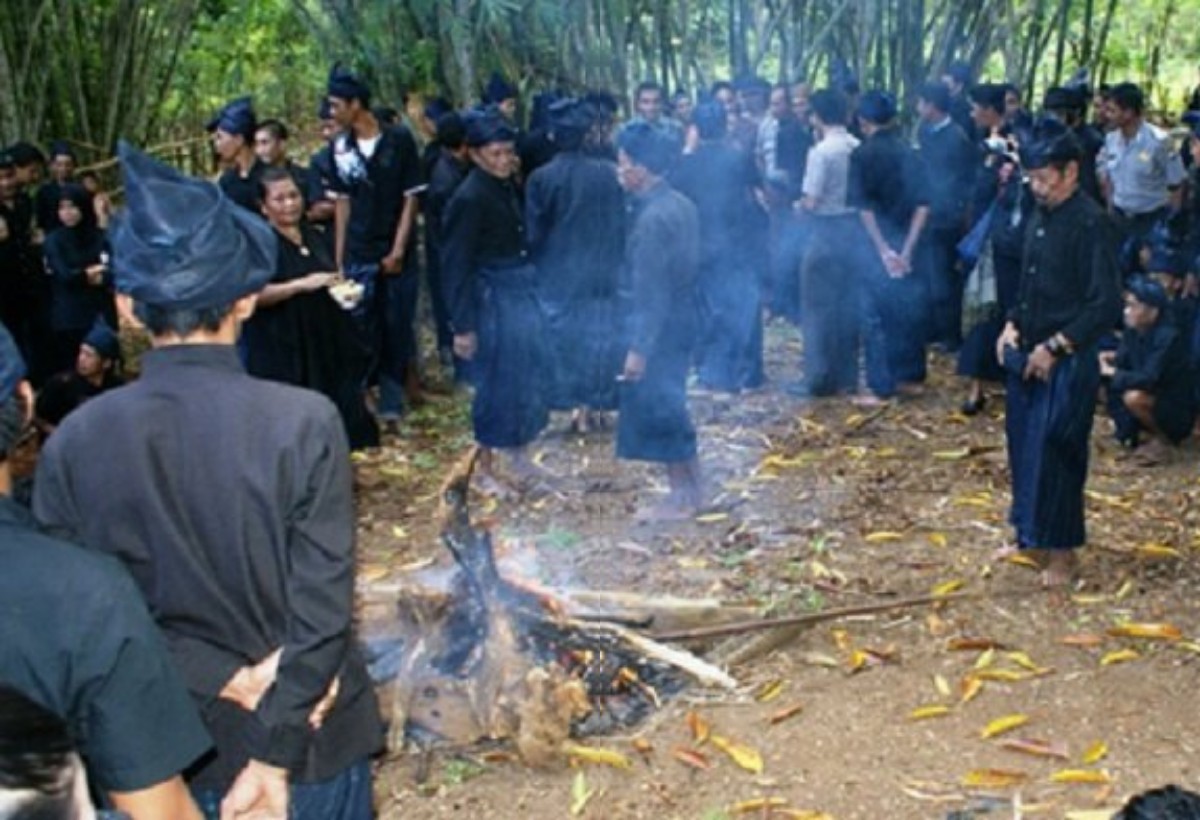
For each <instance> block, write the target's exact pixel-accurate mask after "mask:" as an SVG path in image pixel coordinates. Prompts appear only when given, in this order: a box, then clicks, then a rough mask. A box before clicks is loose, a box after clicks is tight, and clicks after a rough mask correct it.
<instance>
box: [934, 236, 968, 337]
mask: <svg viewBox="0 0 1200 820" xmlns="http://www.w3.org/2000/svg"><path fill="white" fill-rule="evenodd" d="M961 238H962V235H961V232H960V231H959V230H958V229H957V228H932V229H931V230H930V231H929V232H928V233H927V234H926V249H925V282H926V286H927V289H928V293H929V341H930V342H931V343H933V344H941V345H945V346H946V347H948V348H950V349H952V350H957V349H958V348H959V347H960V346H961V345H962V311H963V285H964V281H963V277H962V274H961V273H960V272H959V263H958V242H959V240H960V239H961Z"/></svg>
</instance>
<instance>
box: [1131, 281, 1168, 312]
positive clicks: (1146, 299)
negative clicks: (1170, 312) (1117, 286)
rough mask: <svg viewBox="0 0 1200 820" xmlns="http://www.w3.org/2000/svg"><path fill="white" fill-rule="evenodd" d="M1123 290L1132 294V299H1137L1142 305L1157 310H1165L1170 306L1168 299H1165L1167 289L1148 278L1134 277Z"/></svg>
mask: <svg viewBox="0 0 1200 820" xmlns="http://www.w3.org/2000/svg"><path fill="white" fill-rule="evenodd" d="M1125 289H1126V290H1127V291H1129V292H1130V293H1132V294H1133V298H1135V299H1137V300H1138V301H1139V302H1141V303H1142V304H1143V305H1147V306H1149V307H1152V308H1157V309H1158V310H1166V308H1167V305H1168V304H1170V299H1169V298H1168V297H1167V289H1166V288H1164V287H1163V286H1162V285H1161V284H1159V283H1158V282H1156V281H1154V280H1153V279H1151V278H1150V277H1149V276H1135V277H1133V278H1132V279H1130V280H1129V283H1128V284H1127V285H1125Z"/></svg>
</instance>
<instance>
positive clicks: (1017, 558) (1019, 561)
mask: <svg viewBox="0 0 1200 820" xmlns="http://www.w3.org/2000/svg"><path fill="white" fill-rule="evenodd" d="M1004 560H1005V562H1006V563H1009V564H1016V565H1017V566H1018V567H1028V568H1029V569H1041V568H1042V565H1041V564H1039V563H1038V562H1037V560H1036V559H1034V558H1030V557H1029V556H1028V555H1022V554H1021V553H1019V552H1018V553H1014V554H1012V555H1007V556H1005V558H1004Z"/></svg>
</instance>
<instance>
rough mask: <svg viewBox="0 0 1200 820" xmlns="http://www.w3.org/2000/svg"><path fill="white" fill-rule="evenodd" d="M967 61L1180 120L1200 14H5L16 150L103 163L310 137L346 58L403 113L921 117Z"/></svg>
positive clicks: (1058, 3) (335, 6)
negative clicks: (807, 105) (738, 83)
mask: <svg viewBox="0 0 1200 820" xmlns="http://www.w3.org/2000/svg"><path fill="white" fill-rule="evenodd" d="M954 59H963V60H966V61H968V62H970V63H971V64H972V66H974V67H975V69H976V73H977V75H978V76H981V77H986V78H989V79H991V80H996V81H999V80H1008V81H1011V82H1014V83H1016V84H1018V85H1019V86H1020V87H1021V88H1022V89H1023V90H1024V91H1025V93H1026V96H1027V98H1036V95H1039V94H1040V93H1041V91H1042V90H1043V89H1044V88H1045V87H1046V86H1048V85H1053V84H1055V83H1058V82H1060V81H1062V80H1065V79H1066V78H1067V77H1069V76H1070V75H1071V74H1072V73H1074V72H1075V71H1076V70H1077V69H1079V68H1081V67H1086V68H1088V69H1089V70H1090V72H1091V77H1092V78H1093V82H1102V81H1106V80H1107V81H1117V80H1123V79H1132V80H1134V81H1137V82H1140V83H1142V84H1143V85H1144V87H1146V88H1147V89H1148V90H1149V93H1150V100H1151V102H1152V105H1153V106H1154V107H1155V108H1156V109H1160V110H1176V111H1177V110H1179V109H1180V108H1182V105H1183V100H1184V97H1185V95H1186V94H1187V93H1188V91H1189V90H1190V88H1191V87H1192V86H1194V85H1195V84H1196V83H1197V81H1198V80H1200V73H1198V67H1200V0H1136V2H1134V0H1124V2H1123V1H1122V0H252V1H247V0H241V2H239V1H238V0H5V2H4V3H0V141H2V142H5V143H7V142H11V141H14V140H17V139H29V140H34V141H38V142H42V143H44V142H46V141H48V140H50V139H54V138H60V137H61V138H67V139H70V140H71V141H72V142H73V143H74V144H75V145H76V146H77V147H78V148H79V150H80V153H81V157H82V159H83V160H84V161H85V163H86V162H88V161H92V162H95V161H98V160H103V159H105V158H107V157H108V156H109V155H111V152H112V146H113V145H114V143H115V141H116V139H117V138H119V137H125V138H128V139H131V140H133V141H135V142H138V143H141V144H148V145H157V146H160V147H163V146H170V145H175V144H178V145H180V146H186V145H196V144H197V143H198V141H199V138H201V137H202V136H203V129H202V125H203V123H204V122H205V121H206V120H207V119H208V117H209V116H211V114H212V113H213V112H214V111H215V110H216V109H217V108H218V107H219V106H220V105H221V104H222V103H224V102H225V101H226V100H228V99H230V98H232V97H234V96H238V95H243V94H249V95H252V96H253V98H254V101H255V106H256V108H257V110H258V111H259V112H260V116H278V117H281V118H282V119H284V120H285V121H286V122H288V123H291V124H292V125H293V126H294V127H296V128H298V129H299V130H300V132H301V133H302V134H308V133H310V132H311V131H312V130H313V129H312V127H311V126H312V124H313V119H314V113H315V108H316V102H317V99H318V97H319V95H320V94H321V91H322V89H323V87H324V80H325V76H326V74H327V72H328V69H329V66H330V65H331V64H332V63H333V62H334V61H335V60H342V61H344V62H346V63H347V64H349V65H351V66H353V67H354V68H355V69H356V70H358V71H360V72H361V73H362V74H364V75H365V76H366V78H367V79H368V80H369V81H370V82H371V84H372V86H373V88H374V89H375V92H376V97H377V100H376V102H377V103H381V104H390V105H393V106H396V107H399V104H400V100H401V98H402V96H403V95H404V94H405V93H408V94H409V95H410V97H411V98H412V99H414V100H419V99H421V98H422V97H425V96H433V95H442V96H446V97H448V98H450V99H452V100H454V101H455V102H456V103H459V104H461V103H464V102H472V101H474V99H475V98H476V97H477V95H478V91H479V88H480V86H481V84H482V82H483V81H484V79H485V78H486V77H487V75H488V74H490V73H491V72H492V71H493V70H499V71H501V72H502V73H504V74H505V75H506V76H507V77H509V78H511V79H513V80H514V81H516V83H517V84H518V86H519V87H520V88H521V89H522V91H523V92H526V94H528V93H532V92H536V91H540V90H545V89H550V88H556V87H561V88H564V89H565V90H568V91H576V90H580V89H583V88H606V89H609V90H611V91H613V92H615V93H616V94H617V95H618V96H619V97H621V98H622V99H627V98H628V93H629V91H630V90H631V88H632V87H633V86H635V85H636V84H637V83H638V82H639V81H641V80H643V79H655V80H658V81H660V82H662V83H663V84H664V85H665V86H667V87H668V89H669V90H672V91H673V90H675V89H676V88H687V89H692V90H695V89H698V88H701V87H704V86H707V85H708V84H709V83H711V82H712V81H713V80H714V79H717V78H731V77H734V76H737V75H740V74H743V73H747V72H755V73H758V74H761V75H763V76H764V77H766V78H767V79H769V80H772V81H778V80H795V79H799V78H808V79H809V80H811V81H812V82H813V83H814V85H817V86H819V85H821V84H823V83H824V82H826V81H827V79H828V77H829V75H830V71H831V68H832V67H833V66H834V65H835V64H837V63H839V62H844V63H845V64H847V65H848V66H849V67H850V68H851V69H852V70H853V71H854V72H855V73H856V76H857V77H858V78H859V79H860V82H861V84H862V86H863V87H864V88H870V87H875V86H883V87H887V88H889V89H892V90H894V91H896V92H897V93H898V94H899V95H900V96H901V98H902V99H904V100H908V101H911V98H912V95H913V93H914V92H915V89H916V88H917V87H918V85H919V84H920V83H921V82H922V81H923V80H924V79H925V78H927V77H933V76H937V75H938V74H940V72H941V70H942V69H943V68H944V66H945V65H946V64H947V63H948V62H950V61H951V60H954Z"/></svg>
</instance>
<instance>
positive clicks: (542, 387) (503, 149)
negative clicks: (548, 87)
mask: <svg viewBox="0 0 1200 820" xmlns="http://www.w3.org/2000/svg"><path fill="white" fill-rule="evenodd" d="M466 139H467V146H468V147H469V149H470V155H471V160H472V162H473V163H474V165H475V167H474V168H473V169H471V172H470V173H469V174H467V178H466V179H465V180H463V183H462V184H461V185H460V186H459V187H458V190H457V191H456V192H455V193H454V196H453V197H452V198H451V199H450V203H449V204H448V205H447V206H446V211H445V214H444V217H443V234H442V240H443V241H442V282H443V284H444V285H445V288H446V291H445V292H446V301H447V305H448V307H449V309H450V324H451V326H452V328H453V329H454V354H455V355H456V356H458V357H459V358H460V359H463V360H464V361H467V362H470V365H469V369H470V373H471V380H472V382H473V383H474V385H475V398H474V400H473V402H472V405H471V422H472V425H473V427H474V432H475V441H476V442H477V443H478V444H479V445H480V446H481V447H483V448H484V449H483V455H482V458H481V459H480V462H479V467H480V482H481V484H482V486H483V489H484V491H485V492H488V493H492V494H495V495H505V494H507V493H508V491H509V488H508V487H505V486H504V485H503V484H501V483H500V479H499V477H498V475H497V473H496V471H495V465H494V464H493V459H492V454H493V452H494V451H496V450H500V451H502V452H503V453H504V454H505V455H506V456H507V460H508V466H509V469H510V472H511V473H512V478H513V483H514V484H515V485H516V488H517V489H533V488H535V487H536V485H537V484H539V483H540V482H541V480H542V479H543V478H544V474H543V473H542V471H541V470H540V469H539V468H538V467H537V465H535V464H534V463H533V461H532V460H531V459H530V458H529V454H528V452H527V448H528V445H529V444H530V443H532V442H533V440H534V439H536V438H537V437H538V435H540V434H541V432H542V430H543V429H544V428H545V426H546V422H547V419H548V410H547V404H546V400H547V392H548V388H549V383H548V382H549V372H550V371H549V361H548V357H547V355H546V350H545V330H544V326H543V319H542V312H541V307H540V306H539V305H538V301H537V292H536V287H537V271H536V270H535V269H534V267H533V260H532V258H531V256H530V253H529V247H528V239H527V237H526V232H525V218H524V208H523V206H522V203H521V196H520V192H519V190H518V189H517V186H516V184H515V183H514V180H513V177H514V175H515V173H516V166H517V157H516V150H515V140H516V132H515V131H514V129H513V128H512V126H510V125H509V124H508V120H506V119H505V118H504V117H503V116H502V115H501V114H500V113H499V112H498V111H496V110H495V109H488V110H486V111H481V112H479V111H477V112H473V113H472V114H471V116H470V117H469V119H468V123H467V135H466Z"/></svg>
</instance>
